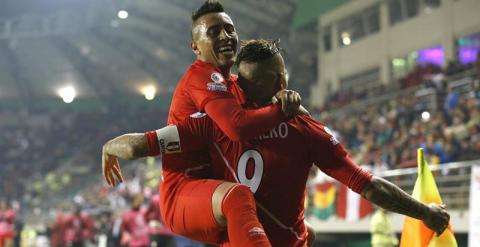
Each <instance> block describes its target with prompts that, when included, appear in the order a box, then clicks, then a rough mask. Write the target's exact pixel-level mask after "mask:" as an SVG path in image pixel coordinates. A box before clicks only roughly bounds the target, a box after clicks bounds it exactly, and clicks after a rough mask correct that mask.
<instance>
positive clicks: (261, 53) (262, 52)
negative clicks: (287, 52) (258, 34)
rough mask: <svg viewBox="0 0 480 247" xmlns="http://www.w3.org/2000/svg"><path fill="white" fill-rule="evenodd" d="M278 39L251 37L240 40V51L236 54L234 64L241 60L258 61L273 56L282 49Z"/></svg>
mask: <svg viewBox="0 0 480 247" xmlns="http://www.w3.org/2000/svg"><path fill="white" fill-rule="evenodd" d="M279 43H280V39H275V40H270V39H251V40H242V41H241V42H240V46H241V49H240V52H239V53H238V55H237V60H236V62H235V63H236V64H237V65H239V64H240V63H241V62H259V61H262V60H265V59H268V58H271V57H273V56H274V55H275V54H277V53H279V52H282V51H284V50H283V49H282V48H281V47H280V46H279Z"/></svg>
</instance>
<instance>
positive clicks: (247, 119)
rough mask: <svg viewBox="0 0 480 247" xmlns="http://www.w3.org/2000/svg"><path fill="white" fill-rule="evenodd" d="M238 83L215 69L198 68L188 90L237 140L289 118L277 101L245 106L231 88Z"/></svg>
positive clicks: (251, 135) (245, 138) (259, 133)
mask: <svg viewBox="0 0 480 247" xmlns="http://www.w3.org/2000/svg"><path fill="white" fill-rule="evenodd" d="M229 83H235V82H231V81H226V80H225V79H224V78H223V76H222V75H221V74H220V73H218V72H216V71H215V70H213V69H210V70H208V69H207V70H205V71H204V70H200V69H196V70H194V71H193V73H192V74H191V75H190V78H188V84H187V87H186V88H188V90H187V92H188V94H189V95H190V97H191V99H192V101H193V102H194V104H195V105H196V107H197V109H198V110H199V111H205V112H206V113H208V115H209V116H210V117H211V118H212V120H213V121H214V122H215V123H216V124H217V125H218V127H219V128H220V129H221V130H222V131H223V132H224V133H225V135H227V136H228V137H229V138H230V139H231V140H233V141H240V140H248V139H252V138H254V137H256V136H258V135H261V134H262V133H265V132H266V131H268V130H270V129H271V128H273V127H274V126H275V125H276V124H279V123H280V122H281V121H283V120H284V119H285V116H284V114H283V112H282V110H281V107H280V106H279V105H277V104H274V105H270V106H266V107H263V108H259V109H252V110H247V109H243V108H242V106H241V105H240V103H239V102H238V101H237V99H236V98H235V97H234V95H233V94H232V93H231V92H230V88H229V86H230V87H231V86H232V85H229Z"/></svg>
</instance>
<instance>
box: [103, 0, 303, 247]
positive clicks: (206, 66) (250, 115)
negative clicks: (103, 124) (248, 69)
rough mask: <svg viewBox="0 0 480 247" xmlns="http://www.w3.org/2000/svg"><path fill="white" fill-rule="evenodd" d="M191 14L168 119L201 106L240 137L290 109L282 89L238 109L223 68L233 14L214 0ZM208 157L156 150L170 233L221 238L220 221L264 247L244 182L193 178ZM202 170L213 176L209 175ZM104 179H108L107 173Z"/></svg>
mask: <svg viewBox="0 0 480 247" xmlns="http://www.w3.org/2000/svg"><path fill="white" fill-rule="evenodd" d="M192 20H193V23H192V29H191V38H192V42H191V48H192V51H193V52H194V53H195V55H196V57H197V60H196V61H195V62H194V63H193V64H192V65H191V66H190V68H189V69H188V70H187V71H186V72H185V74H184V76H183V78H182V79H181V80H180V82H179V83H178V85H177V88H176V90H175V93H174V95H173V99H172V103H171V106H170V112H169V117H168V124H178V123H180V121H182V120H184V119H185V118H187V117H189V116H190V114H192V113H195V112H206V113H208V115H209V116H210V118H211V119H212V120H213V121H214V122H215V123H216V124H217V125H218V126H219V128H220V129H221V130H222V131H223V132H224V133H225V134H226V135H227V136H228V137H229V138H230V139H232V140H246V139H251V138H253V137H255V136H258V135H260V134H262V133H264V132H265V131H268V130H269V129H271V128H273V127H274V126H275V125H278V124H279V123H281V122H282V121H285V120H286V119H287V116H290V115H292V113H293V112H296V111H297V109H298V107H299V101H298V100H295V99H298V97H294V95H295V93H293V92H292V91H285V90H282V91H279V93H278V94H277V97H278V98H279V99H281V104H271V105H268V106H265V107H262V108H256V109H250V110H246V109H243V108H242V106H241V104H242V103H244V99H243V97H244V96H243V92H242V90H241V89H240V88H239V86H238V85H237V83H236V79H237V78H236V76H235V75H233V74H231V73H230V68H231V67H232V66H233V65H234V61H235V56H236V53H237V44H238V36H237V33H236V30H235V26H234V24H233V22H232V20H231V19H230V17H229V16H228V15H227V14H226V13H225V12H224V9H223V6H222V5H221V4H220V3H218V2H216V1H207V2H205V3H204V4H203V5H202V6H201V7H200V8H199V9H198V10H197V11H196V12H194V13H193V15H192ZM280 79H281V80H282V81H285V80H286V79H285V77H282V78H280ZM294 100H295V101H294ZM289 102H290V103H289ZM173 148H174V147H173ZM106 159H107V158H106V157H104V158H103V160H106ZM208 163H210V160H209V156H208V154H207V153H205V152H195V153H190V154H175V155H169V156H164V157H162V164H163V165H162V169H163V178H164V179H163V183H162V184H161V188H160V189H161V191H160V195H161V198H160V203H161V207H160V208H161V213H162V217H163V219H164V221H165V224H166V225H167V226H168V227H169V228H170V229H171V230H172V231H173V232H175V233H177V234H180V235H183V236H186V237H189V238H191V239H195V240H200V241H204V242H209V243H221V242H223V241H224V238H225V237H224V236H225V234H224V229H225V227H226V229H227V231H228V237H229V239H230V241H231V242H232V243H235V244H238V246H242V247H243V246H270V244H269V243H268V239H267V237H266V235H265V234H264V233H262V232H261V231H262V226H261V224H260V223H259V222H258V219H257V217H256V207H255V201H254V198H253V194H252V193H251V191H250V190H249V189H248V187H246V186H238V185H237V184H235V183H231V182H225V181H222V180H212V179H208V180H207V179H202V180H199V179H197V178H198V176H196V177H195V178H193V175H194V174H197V173H196V171H198V170H205V169H204V168H205V167H207V166H206V165H205V164H208ZM204 177H208V178H215V176H213V175H212V174H208V175H206V176H204ZM216 178H221V177H216ZM106 179H107V182H108V183H109V184H110V185H113V184H114V182H113V181H114V180H112V179H109V178H108V177H106ZM227 195H228V196H227ZM252 229H255V232H251V230H252Z"/></svg>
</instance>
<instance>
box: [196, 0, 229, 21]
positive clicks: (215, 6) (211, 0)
mask: <svg viewBox="0 0 480 247" xmlns="http://www.w3.org/2000/svg"><path fill="white" fill-rule="evenodd" d="M220 12H225V11H224V9H223V5H222V4H221V3H220V2H219V1H217V0H207V1H205V3H203V4H202V6H200V8H198V9H197V10H196V11H194V12H193V13H192V21H196V20H197V19H198V18H200V17H202V16H204V15H206V14H210V13H220Z"/></svg>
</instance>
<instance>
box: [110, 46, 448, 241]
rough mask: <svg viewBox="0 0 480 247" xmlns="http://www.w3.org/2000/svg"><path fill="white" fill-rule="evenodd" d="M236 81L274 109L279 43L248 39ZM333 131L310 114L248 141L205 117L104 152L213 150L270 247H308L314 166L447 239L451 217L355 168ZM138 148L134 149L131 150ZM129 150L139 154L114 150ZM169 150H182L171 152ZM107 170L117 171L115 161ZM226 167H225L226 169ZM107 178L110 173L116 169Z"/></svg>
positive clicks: (280, 66) (254, 102)
mask: <svg viewBox="0 0 480 247" xmlns="http://www.w3.org/2000/svg"><path fill="white" fill-rule="evenodd" d="M237 63H238V71H239V83H240V84H241V86H242V88H243V89H244V91H245V92H246V95H247V97H248V102H249V104H250V105H251V106H252V107H258V106H265V105H270V104H272V102H271V99H272V96H273V95H274V94H275V92H276V91H278V89H279V88H285V87H286V85H285V84H284V85H282V83H286V82H285V81H282V80H279V78H280V77H281V76H282V75H283V74H286V70H285V65H284V62H283V58H282V56H281V54H280V48H279V47H278V46H277V44H276V43H275V42H272V41H265V40H257V41H250V42H248V43H247V44H246V46H245V47H243V48H242V50H241V52H240V54H239V55H238V58H237ZM330 133H331V132H330V131H329V130H328V128H326V127H325V126H323V125H322V124H320V123H319V122H317V121H315V120H314V119H312V118H311V117H310V116H308V115H297V116H295V117H293V118H291V119H289V120H286V121H284V122H282V123H280V124H278V125H277V126H275V127H274V128H272V129H271V130H270V131H266V132H265V133H264V134H262V135H259V136H257V137H256V138H252V139H250V140H248V141H235V140H231V139H229V138H228V137H227V136H226V135H225V134H224V133H223V132H222V130H221V129H220V128H219V127H218V126H217V125H216V124H215V123H214V122H213V121H212V120H211V119H210V118H209V116H207V115H206V114H197V115H192V117H190V118H188V119H186V120H185V121H183V122H181V123H179V124H177V125H176V126H168V127H165V128H163V129H159V130H157V131H153V132H147V133H145V134H127V135H123V136H120V137H118V138H116V139H114V140H112V141H111V142H110V145H109V147H107V148H106V149H105V150H104V151H106V152H107V153H108V154H110V155H114V156H116V157H122V158H128V159H132V158H138V157H142V156H147V155H148V154H152V153H154V154H159V153H164V154H167V155H164V156H168V155H170V154H168V153H173V152H180V151H181V152H191V151H195V150H201V149H205V148H208V149H209V150H210V154H211V155H212V163H213V170H214V173H215V172H216V170H217V169H218V170H219V171H220V172H222V171H225V173H224V178H225V179H227V180H229V181H234V182H239V183H242V184H245V185H247V186H248V187H249V188H250V189H251V190H252V192H254V193H255V199H256V201H257V205H258V207H259V209H260V210H259V211H258V215H259V219H260V220H261V223H262V224H263V226H264V229H265V232H266V233H267V236H268V238H269V240H270V242H271V244H272V246H275V247H277V246H285V247H287V246H288V247H291V246H305V244H306V237H307V232H306V226H305V223H304V207H303V205H304V204H303V202H304V197H305V184H306V180H307V177H308V172H309V170H310V168H311V167H312V164H315V166H317V167H318V168H319V169H321V170H322V171H323V172H325V173H326V174H328V175H329V176H332V177H333V178H335V179H337V180H338V181H340V182H342V183H343V184H345V185H347V186H348V187H349V188H350V189H352V190H353V191H355V192H357V193H359V194H361V195H362V196H363V197H364V198H366V199H367V200H369V201H371V202H373V203H375V204H377V205H379V206H381V207H383V208H385V209H387V210H390V211H393V212H397V213H401V214H404V215H408V216H410V217H414V218H417V219H420V220H422V221H423V222H424V223H425V224H426V225H427V226H428V227H429V228H431V229H432V230H434V231H435V232H437V233H438V234H440V233H442V232H443V231H444V230H445V228H446V227H447V226H448V222H449V215H448V213H447V212H446V211H445V209H444V207H443V206H438V205H434V204H431V205H425V204H423V203H421V202H419V201H417V200H415V199H413V198H412V197H411V196H409V195H408V194H406V193H405V192H404V191H402V190H401V189H400V188H398V187H397V186H395V185H393V184H391V183H389V182H388V181H386V180H384V179H381V178H378V177H375V176H373V175H372V174H370V173H368V172H366V171H364V170H362V169H361V168H360V167H358V166H357V165H355V164H353V162H352V161H351V159H350V157H349V156H348V154H347V152H346V150H345V149H344V148H343V146H342V144H340V143H339V141H338V140H337V139H336V138H335V137H334V136H333V135H331V134H330ZM131 143H136V144H137V145H133V146H132V145H131ZM115 146H117V147H120V146H121V147H123V149H125V147H126V146H129V147H130V148H131V149H133V150H137V151H136V152H132V153H136V154H137V155H138V156H128V154H127V153H125V151H123V150H121V149H118V148H115ZM171 146H175V147H177V148H176V149H175V150H172V149H171V148H169V147H171ZM109 162H111V164H109V165H108V166H106V167H111V166H112V167H113V166H118V163H117V160H116V159H115V158H112V159H110V161H109ZM225 166H226V167H227V168H228V169H226V170H225V169H223V168H222V167H225ZM105 173H107V174H110V176H111V177H112V178H113V174H112V171H111V170H108V169H107V170H106V171H105Z"/></svg>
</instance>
